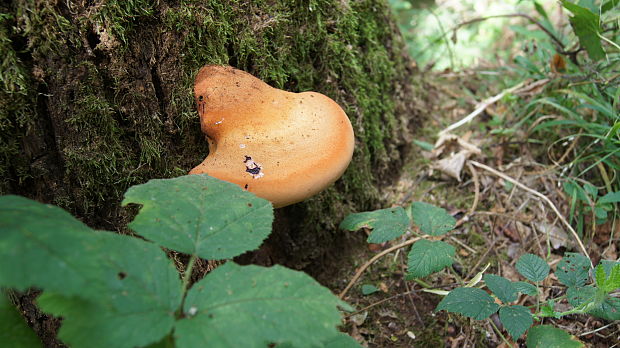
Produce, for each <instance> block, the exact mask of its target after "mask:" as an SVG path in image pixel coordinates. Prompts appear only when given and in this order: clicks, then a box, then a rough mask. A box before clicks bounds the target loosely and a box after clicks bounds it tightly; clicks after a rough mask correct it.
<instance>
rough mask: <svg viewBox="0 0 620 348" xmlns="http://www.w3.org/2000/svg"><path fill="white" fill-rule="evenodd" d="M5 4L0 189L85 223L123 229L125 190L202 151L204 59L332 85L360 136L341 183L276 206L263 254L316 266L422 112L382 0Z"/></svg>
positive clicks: (388, 171)
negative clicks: (198, 100)
mask: <svg viewBox="0 0 620 348" xmlns="http://www.w3.org/2000/svg"><path fill="white" fill-rule="evenodd" d="M0 12H2V15H1V17H0V51H1V55H0V56H1V58H0V59H1V60H2V64H1V66H0V86H1V90H0V129H1V137H0V174H1V178H2V180H1V181H0V192H1V193H3V194H6V193H15V194H20V195H24V196H27V197H31V198H34V199H36V200H39V201H42V202H46V203H52V204H55V205H59V206H61V207H63V208H65V209H67V210H69V211H70V212H71V213H72V214H74V215H76V216H78V217H79V218H80V219H82V220H83V221H84V222H86V223H87V224H88V225H90V226H91V227H94V228H100V229H111V230H122V229H123V228H124V227H123V226H124V225H125V224H126V223H127V221H128V220H129V219H130V217H131V214H132V211H131V210H128V209H124V208H120V205H119V203H120V201H121V199H122V194H123V193H124V191H125V190H126V189H127V188H128V187H129V186H131V185H135V184H140V183H144V182H146V181H148V180H149V179H152V178H164V177H175V176H179V175H184V174H186V173H187V172H188V170H189V169H191V168H192V167H194V166H195V165H197V164H198V163H200V162H201V161H202V160H203V159H204V158H205V157H206V155H207V153H208V145H207V142H206V141H205V139H204V136H203V134H201V132H200V126H199V119H198V115H197V112H196V110H195V106H194V100H193V95H192V86H193V78H194V76H195V74H196V73H197V72H198V69H199V68H200V67H201V66H203V65H205V64H223V65H231V66H234V67H236V68H238V69H242V70H245V71H247V72H249V73H251V74H253V75H255V76H257V77H259V78H261V79H262V80H264V81H265V82H267V83H268V84H270V85H272V86H274V87H277V88H281V89H284V90H287V91H293V92H300V91H308V90H313V91H317V92H321V93H323V94H326V95H328V96H330V97H331V98H333V99H334V100H336V101H337V102H338V103H339V104H340V105H341V106H342V107H343V108H344V110H345V111H346V113H347V115H348V116H349V117H350V119H351V122H352V124H353V127H354V130H355V133H356V139H357V140H356V150H355V154H354V159H353V161H352V163H351V165H350V167H349V169H348V170H347V172H346V173H345V175H344V176H343V178H342V179H341V180H339V181H338V182H337V183H336V184H335V185H334V186H332V187H331V188H330V189H328V190H327V191H326V192H324V193H322V194H320V195H318V196H316V197H314V198H311V199H309V200H308V201H306V202H303V203H299V204H296V205H294V206H291V207H288V208H284V209H280V210H279V211H278V212H277V214H276V215H277V219H276V223H275V232H274V234H273V235H272V237H271V238H270V240H269V241H268V242H267V243H266V245H267V246H266V247H265V248H267V250H268V251H269V252H268V256H269V258H270V260H269V261H263V263H269V262H279V263H284V264H286V265H288V266H292V267H295V268H307V267H309V266H313V267H312V268H313V269H314V270H315V271H314V272H311V273H313V274H315V275H316V274H317V273H320V272H321V270H318V269H317V268H316V267H314V266H316V265H321V264H322V262H321V261H322V260H323V259H324V257H326V256H330V255H333V254H334V252H335V251H336V250H338V249H336V248H341V247H342V245H341V244H342V239H341V237H339V233H338V231H337V228H336V227H337V224H338V222H339V221H340V220H341V219H342V218H343V216H344V215H345V214H346V213H348V212H351V211H357V210H368V209H373V208H377V207H379V206H380V204H381V198H380V194H379V192H380V189H381V187H382V186H383V185H385V184H388V183H390V182H391V181H392V180H393V179H394V178H395V177H396V176H397V175H398V173H399V170H400V167H401V164H402V161H403V158H404V156H405V153H406V151H407V149H408V139H407V137H408V134H409V133H410V129H412V128H414V126H415V125H417V122H419V120H420V118H419V117H418V115H419V112H417V110H416V109H415V107H414V103H413V100H414V97H413V94H414V93H415V92H417V87H416V86H415V85H413V84H412V81H411V76H412V71H411V69H410V67H409V63H408V60H407V58H406V57H405V56H404V53H403V50H402V42H401V41H400V38H399V35H398V33H397V29H396V27H395V25H394V23H393V21H392V19H391V15H390V10H389V7H388V5H387V2H385V1H381V0H359V1H348V0H314V1H305V0H304V1H291V0H264V1H259V0H256V1H228V0H203V1H198V0H158V1H157V0H151V1H149V0H134V1H124V0H94V1H87V0H80V1H77V0H76V1H51V0H50V1H44V0H38V1H37V0H13V1H9V4H8V5H7V4H4V5H0ZM254 256H256V255H254ZM254 258H256V257H254ZM246 259H247V260H251V259H252V256H246ZM319 268H320V267H319Z"/></svg>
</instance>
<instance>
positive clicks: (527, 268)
mask: <svg viewBox="0 0 620 348" xmlns="http://www.w3.org/2000/svg"><path fill="white" fill-rule="evenodd" d="M516 267H517V271H518V272H519V273H520V274H521V275H522V276H524V277H525V278H527V279H528V280H530V281H533V282H540V281H543V280H544V279H545V278H546V277H547V275H549V265H548V264H547V263H546V262H545V260H543V259H541V258H540V257H538V256H536V255H534V254H525V255H523V256H521V257H520V258H519V260H518V261H517V264H516Z"/></svg>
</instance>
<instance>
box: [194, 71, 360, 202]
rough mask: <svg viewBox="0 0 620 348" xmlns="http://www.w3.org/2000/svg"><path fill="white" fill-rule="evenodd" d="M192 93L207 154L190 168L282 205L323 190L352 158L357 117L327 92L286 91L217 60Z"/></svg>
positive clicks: (200, 75) (342, 171) (204, 72)
mask: <svg viewBox="0 0 620 348" xmlns="http://www.w3.org/2000/svg"><path fill="white" fill-rule="evenodd" d="M194 94H195V98H196V105H197V108H198V114H199V115H200V125H201V128H202V131H203V132H204V133H205V134H206V135H207V140H208V142H209V155H208V156H207V158H206V159H205V160H204V161H203V162H202V163H201V164H200V165H198V166H197V167H195V168H194V169H192V170H191V171H190V174H209V175H211V176H213V177H216V178H218V179H221V180H224V181H228V182H232V183H234V184H237V185H239V186H240V187H241V188H243V189H245V190H247V191H250V192H252V193H254V194H256V195H257V196H259V197H262V198H265V199H267V200H269V201H271V202H272V203H273V205H274V206H275V207H276V208H279V207H284V206H287V205H289V204H293V203H297V202H301V201H303V200H304V199H306V198H308V197H310V196H313V195H315V194H317V193H319V192H320V191H322V190H324V189H325V188H327V187H328V186H329V185H331V184H332V183H333V182H335V181H336V180H337V179H338V178H339V177H340V176H342V174H343V173H344V171H345V170H346V168H347V166H348V165H349V162H351V157H352V156H353V147H354V142H355V140H354V135H353V127H352V126H351V122H350V121H349V118H348V117H347V115H346V114H345V113H344V111H343V110H342V108H341V107H340V106H338V104H336V102H334V101H333V100H332V99H330V98H329V97H327V96H325V95H323V94H320V93H315V92H303V93H292V92H286V91H283V90H280V89H277V88H273V87H271V86H269V85H268V84H266V83H265V82H263V81H261V80H259V79H258V78H256V77H254V76H252V75H250V74H248V73H246V72H244V71H241V70H237V69H235V68H232V67H225V66H216V65H207V66H205V67H203V68H202V69H200V71H199V72H198V75H197V76H196V81H195V85H194Z"/></svg>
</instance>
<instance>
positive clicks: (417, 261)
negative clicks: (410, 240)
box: [407, 239, 456, 278]
mask: <svg viewBox="0 0 620 348" xmlns="http://www.w3.org/2000/svg"><path fill="white" fill-rule="evenodd" d="M455 252H456V249H454V247H453V246H452V245H450V244H448V243H445V242H442V241H430V240H426V239H422V240H419V241H417V242H416V243H415V244H413V246H412V247H411V251H410V252H409V255H408V256H407V257H408V261H407V266H408V267H407V277H408V278H422V277H426V276H427V275H429V274H431V273H434V272H437V271H440V270H442V269H443V268H444V267H446V266H450V265H451V264H452V262H453V261H454V253H455Z"/></svg>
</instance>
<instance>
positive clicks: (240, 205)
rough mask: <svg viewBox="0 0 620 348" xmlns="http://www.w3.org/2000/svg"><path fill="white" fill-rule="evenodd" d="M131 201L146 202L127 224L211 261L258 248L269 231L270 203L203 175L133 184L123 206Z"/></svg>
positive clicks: (182, 250)
mask: <svg viewBox="0 0 620 348" xmlns="http://www.w3.org/2000/svg"><path fill="white" fill-rule="evenodd" d="M130 203H136V204H141V205H142V208H140V213H139V214H138V215H137V216H136V218H135V219H134V220H133V221H132V222H131V223H130V224H129V227H130V228H131V229H132V230H134V231H135V232H136V233H138V234H139V235H141V236H143V237H145V238H147V239H149V240H152V241H154V242H155V243H157V244H159V245H162V246H164V247H166V248H169V249H172V250H176V251H180V252H183V253H186V254H190V255H197V256H200V257H202V258H206V259H210V260H219V259H225V258H231V257H234V256H237V255H240V254H242V253H244V252H246V251H248V250H253V249H256V248H258V247H259V246H260V244H261V243H262V242H263V240H264V239H265V238H267V236H268V235H269V233H271V223H272V221H273V207H272V206H271V203H269V202H268V201H266V200H264V199H262V198H258V197H256V196H255V195H253V194H252V193H250V192H246V191H243V190H242V189H241V188H240V187H238V186H237V185H235V184H231V183H228V182H224V181H221V180H219V179H216V178H212V177H210V176H208V175H204V174H203V175H186V176H181V177H178V178H174V179H154V180H150V181H149V182H147V183H146V184H142V185H137V186H132V187H130V188H129V190H127V192H126V193H125V199H124V200H123V203H122V204H123V206H125V205H127V204H130Z"/></svg>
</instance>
